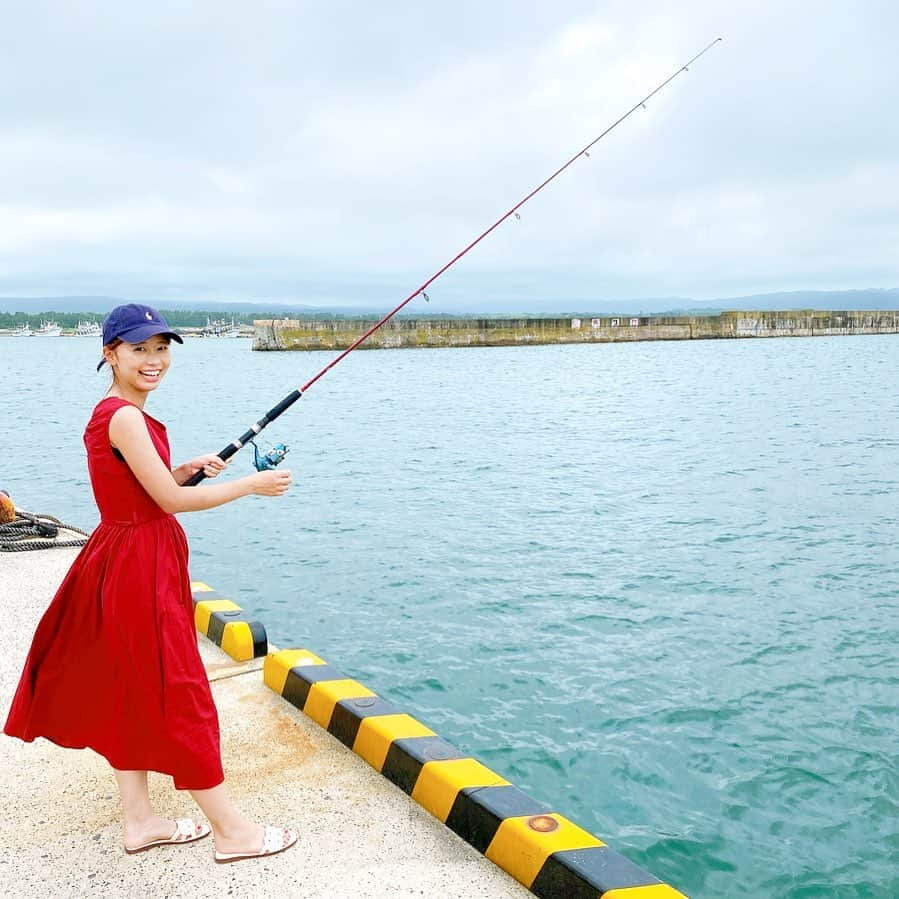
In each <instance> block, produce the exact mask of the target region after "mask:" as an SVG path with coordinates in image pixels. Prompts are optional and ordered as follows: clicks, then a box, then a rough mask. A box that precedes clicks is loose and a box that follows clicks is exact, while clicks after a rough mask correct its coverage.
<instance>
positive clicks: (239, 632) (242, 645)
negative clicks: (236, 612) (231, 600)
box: [222, 621, 253, 662]
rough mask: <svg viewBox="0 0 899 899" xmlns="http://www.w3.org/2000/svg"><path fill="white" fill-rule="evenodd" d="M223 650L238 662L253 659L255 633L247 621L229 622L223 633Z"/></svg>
mask: <svg viewBox="0 0 899 899" xmlns="http://www.w3.org/2000/svg"><path fill="white" fill-rule="evenodd" d="M222 650H223V651H224V652H226V653H228V655H229V656H231V658H232V659H236V660H237V661H238V662H250V661H252V659H253V632H252V631H251V630H250V625H249V624H247V622H246V621H229V622H228V623H227V624H226V625H225V629H224V630H223V631H222Z"/></svg>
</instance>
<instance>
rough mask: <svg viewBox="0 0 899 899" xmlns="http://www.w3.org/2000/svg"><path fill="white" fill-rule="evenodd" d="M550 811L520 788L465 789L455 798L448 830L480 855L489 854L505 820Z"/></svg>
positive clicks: (447, 824)
mask: <svg viewBox="0 0 899 899" xmlns="http://www.w3.org/2000/svg"><path fill="white" fill-rule="evenodd" d="M550 811H551V809H550V807H549V806H548V805H546V804H545V803H543V802H537V800H536V799H531V797H530V796H528V795H527V793H524V792H522V791H521V790H519V789H518V787H514V786H511V785H510V786H499V787H466V788H465V789H464V790H460V791H459V795H458V796H456V801H455V802H454V803H453V807H452V809H450V813H449V815H447V818H446V826H447V827H449V828H450V830H453V831H455V832H456V833H457V834H459V836H460V837H462V839H463V840H466V841H467V842H469V843H471V845H472V846H474V848H475V849H477V850H478V852H486V851H487V847H488V846H489V845H490V842H491V840H492V839H493V838H494V836H496V832H497V830H499V826H500V824H502V823H503V821H504V820H505V819H506V818H517V817H521V816H524V815H528V816H530V815H546V814H548V813H549V812H550Z"/></svg>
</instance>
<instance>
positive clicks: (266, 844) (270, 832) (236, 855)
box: [213, 824, 299, 865]
mask: <svg viewBox="0 0 899 899" xmlns="http://www.w3.org/2000/svg"><path fill="white" fill-rule="evenodd" d="M297 839H299V835H298V834H297V832H296V831H295V830H291V829H290V828H287V827H274V826H273V825H271V824H269V825H267V826H266V828H265V839H264V840H263V841H262V848H261V849H260V850H259V851H258V852H219V851H218V849H215V850H213V857H214V858H215V860H216V862H218V864H220V865H223V864H225V863H226V862H239V861H242V860H243V859H245V858H262V857H263V856H265V855H277V854H278V853H279V852H283V851H284V850H285V849H290V847H291V846H293V845H294V843H296V841H297Z"/></svg>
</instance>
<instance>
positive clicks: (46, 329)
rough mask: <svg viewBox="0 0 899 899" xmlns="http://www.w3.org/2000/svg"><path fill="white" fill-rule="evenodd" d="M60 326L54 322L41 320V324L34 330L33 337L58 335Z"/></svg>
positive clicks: (60, 329) (60, 330) (60, 332)
mask: <svg viewBox="0 0 899 899" xmlns="http://www.w3.org/2000/svg"><path fill="white" fill-rule="evenodd" d="M60 334H62V328H60V327H59V325H58V324H57V323H56V322H41V326H40V327H39V328H38V329H37V331H35V332H34V336H35V337H59V335H60Z"/></svg>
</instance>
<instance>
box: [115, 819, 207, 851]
mask: <svg viewBox="0 0 899 899" xmlns="http://www.w3.org/2000/svg"><path fill="white" fill-rule="evenodd" d="M210 833H212V829H211V828H210V827H209V825H208V824H195V823H194V822H193V821H192V820H191V819H190V818H179V819H178V820H177V821H176V822H175V832H174V833H173V834H172V835H171V836H170V837H167V838H165V839H162V840H150V841H149V842H148V843H141V844H140V846H134V847H128V846H125V852H127V853H128V855H134V853H135V852H144V851H146V850H147V849H152V848H153V847H154V846H174V845H175V844H176V843H193V842H194V841H196V840H202V839H203V837H208V836H209V834H210Z"/></svg>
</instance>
